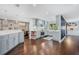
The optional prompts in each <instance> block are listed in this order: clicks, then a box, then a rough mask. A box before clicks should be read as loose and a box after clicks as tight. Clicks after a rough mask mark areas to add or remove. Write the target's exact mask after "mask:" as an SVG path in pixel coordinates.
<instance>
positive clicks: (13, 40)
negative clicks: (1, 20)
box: [0, 30, 24, 55]
mask: <svg viewBox="0 0 79 59" xmlns="http://www.w3.org/2000/svg"><path fill="white" fill-rule="evenodd" d="M23 42H24V32H23V31H21V30H2V31H0V54H1V55H3V54H5V53H7V52H8V51H10V50H11V49H13V48H14V47H16V46H17V45H18V44H20V43H23Z"/></svg>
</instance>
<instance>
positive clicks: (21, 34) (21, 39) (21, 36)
mask: <svg viewBox="0 0 79 59" xmlns="http://www.w3.org/2000/svg"><path fill="white" fill-rule="evenodd" d="M18 35H19V36H18V39H19V40H18V41H19V43H21V42H24V33H23V32H19V33H18Z"/></svg>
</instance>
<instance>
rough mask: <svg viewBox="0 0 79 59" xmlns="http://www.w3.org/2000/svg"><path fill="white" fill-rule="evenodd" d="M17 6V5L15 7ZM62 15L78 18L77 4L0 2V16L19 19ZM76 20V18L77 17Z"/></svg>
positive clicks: (78, 7) (68, 17) (78, 8)
mask: <svg viewBox="0 0 79 59" xmlns="http://www.w3.org/2000/svg"><path fill="white" fill-rule="evenodd" d="M16 6H17V7H16ZM56 15H63V16H64V18H65V19H67V20H68V19H74V18H75V19H77V18H79V5H78V4H37V5H33V4H20V5H19V6H18V4H17V5H15V4H0V18H8V19H21V20H26V19H28V18H34V17H41V18H44V19H48V18H50V19H54V17H55V16H56ZM77 20H78V19H77Z"/></svg>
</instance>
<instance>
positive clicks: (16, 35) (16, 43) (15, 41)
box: [14, 33, 19, 46]
mask: <svg viewBox="0 0 79 59" xmlns="http://www.w3.org/2000/svg"><path fill="white" fill-rule="evenodd" d="M18 44H19V43H18V33H14V45H15V46H16V45H18Z"/></svg>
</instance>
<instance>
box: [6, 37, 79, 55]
mask: <svg viewBox="0 0 79 59" xmlns="http://www.w3.org/2000/svg"><path fill="white" fill-rule="evenodd" d="M78 54H79V36H68V37H67V38H65V40H64V41H63V42H62V43H58V42H56V41H53V40H44V39H39V40H33V39H31V40H30V39H25V41H24V44H20V45H19V46H17V47H16V48H15V49H13V50H12V51H10V52H9V53H8V54H7V55H78Z"/></svg>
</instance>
